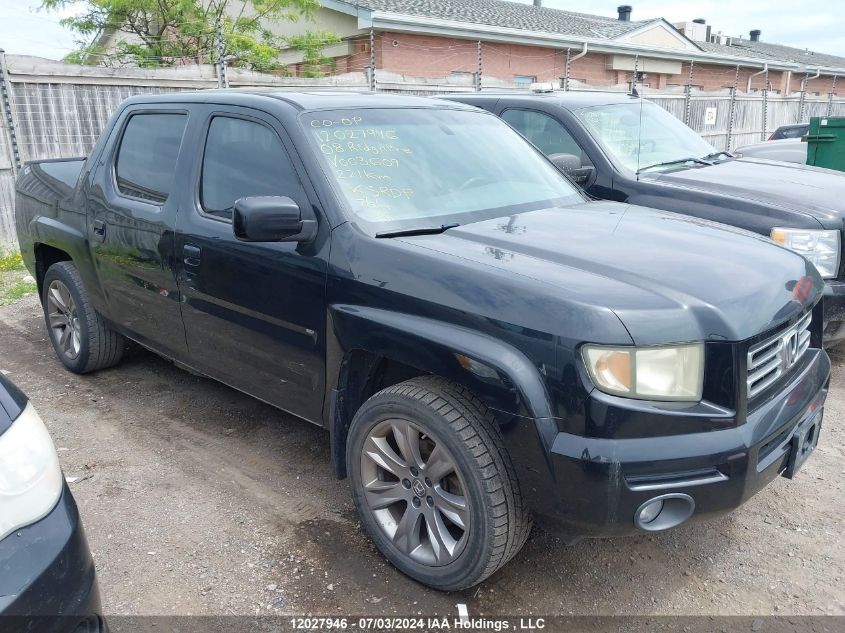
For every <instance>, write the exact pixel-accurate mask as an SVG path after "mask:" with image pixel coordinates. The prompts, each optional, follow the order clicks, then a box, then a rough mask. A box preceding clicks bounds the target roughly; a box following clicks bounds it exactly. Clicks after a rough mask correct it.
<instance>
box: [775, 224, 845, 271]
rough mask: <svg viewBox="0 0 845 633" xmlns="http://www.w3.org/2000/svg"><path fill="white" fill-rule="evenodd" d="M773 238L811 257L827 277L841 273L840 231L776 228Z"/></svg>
mask: <svg viewBox="0 0 845 633" xmlns="http://www.w3.org/2000/svg"><path fill="white" fill-rule="evenodd" d="M772 240H774V241H775V242H777V243H778V244H781V245H782V246H786V248H788V249H790V250H793V251H795V252H796V253H798V254H799V255H803V256H804V257H806V258H807V259H809V260H810V262H812V264H813V266H815V267H816V269H817V270H818V271H819V274H820V275H821V276H822V277H824V278H826V279H831V278H833V277H836V275H837V274H838V273H839V231H816V230H811V229H782V228H774V229H772Z"/></svg>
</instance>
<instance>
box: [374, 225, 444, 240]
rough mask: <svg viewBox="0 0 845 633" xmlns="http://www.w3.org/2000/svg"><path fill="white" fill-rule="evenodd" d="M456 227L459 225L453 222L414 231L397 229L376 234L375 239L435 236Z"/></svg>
mask: <svg viewBox="0 0 845 633" xmlns="http://www.w3.org/2000/svg"><path fill="white" fill-rule="evenodd" d="M457 226H460V224H458V223H457V222H453V223H452V224H441V225H440V226H422V227H419V228H416V229H398V230H396V231H382V232H381V233H376V237H378V238H385V237H407V236H411V235H437V234H438V233H443V232H444V231H448V230H449V229H454V228H455V227H457Z"/></svg>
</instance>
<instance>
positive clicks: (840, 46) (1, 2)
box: [0, 0, 845, 59]
mask: <svg viewBox="0 0 845 633" xmlns="http://www.w3.org/2000/svg"><path fill="white" fill-rule="evenodd" d="M352 1H354V0H352ZM523 1H524V2H526V3H530V0H523ZM543 4H544V5H545V6H548V7H555V8H558V9H568V10H570V11H580V12H585V13H586V12H589V13H594V14H599V15H607V16H616V7H617V6H619V5H620V4H630V5H631V6H633V7H634V12H633V15H632V16H631V17H632V19H633V20H645V19H648V18H656V17H664V18H666V19H667V20H669V21H670V22H683V21H687V20H692V19H694V18H704V19H706V20H707V23H708V24H710V25H712V26H713V30H714V31H722V32H723V33H725V34H726V35H740V34H741V35H743V36H745V37H748V31H750V30H751V29H760V30H762V31H763V35H762V39H763V40H766V41H769V42H776V43H778V44H786V45H788V46H795V47H797V48H810V49H812V50H815V51H818V52H821V53H830V54H833V55H842V56H845V18H843V17H842V15H840V14H839V12H838V11H837V5H838V2H836V1H834V0H802V1H801V2H795V1H794V0H790V1H786V0H740V1H737V0H592V2H590V3H589V4H588V6H586V7H585V3H584V2H583V0H543ZM40 5H41V0H0V48H3V49H5V50H6V52H7V53H15V54H21V55H38V56H39V57H48V58H51V59H61V58H62V57H64V56H65V55H67V54H68V53H69V52H70V51H71V50H73V49H74V36H73V34H72V33H70V32H69V31H68V30H67V29H65V28H64V27H62V26H61V25H60V24H59V20H60V19H61V18H62V17H65V16H66V15H68V14H70V13H72V12H73V11H74V9H69V10H65V11H64V12H63V13H57V12H47V11H38V7H39V6H40ZM77 10H78V9H77Z"/></svg>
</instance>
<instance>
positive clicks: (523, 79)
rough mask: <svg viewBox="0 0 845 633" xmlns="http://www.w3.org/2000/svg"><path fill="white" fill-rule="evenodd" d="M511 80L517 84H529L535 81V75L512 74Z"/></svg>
mask: <svg viewBox="0 0 845 633" xmlns="http://www.w3.org/2000/svg"><path fill="white" fill-rule="evenodd" d="M513 82H514V83H515V84H516V85H517V86H530V85H531V84H535V83H537V75H514V76H513Z"/></svg>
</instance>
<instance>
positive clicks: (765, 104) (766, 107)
mask: <svg viewBox="0 0 845 633" xmlns="http://www.w3.org/2000/svg"><path fill="white" fill-rule="evenodd" d="M765 78H766V82H765V84H764V85H763V131H762V132H761V134H760V140H761V141H765V140H766V124H767V119H768V117H769V66H768V65H766V77H765Z"/></svg>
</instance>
